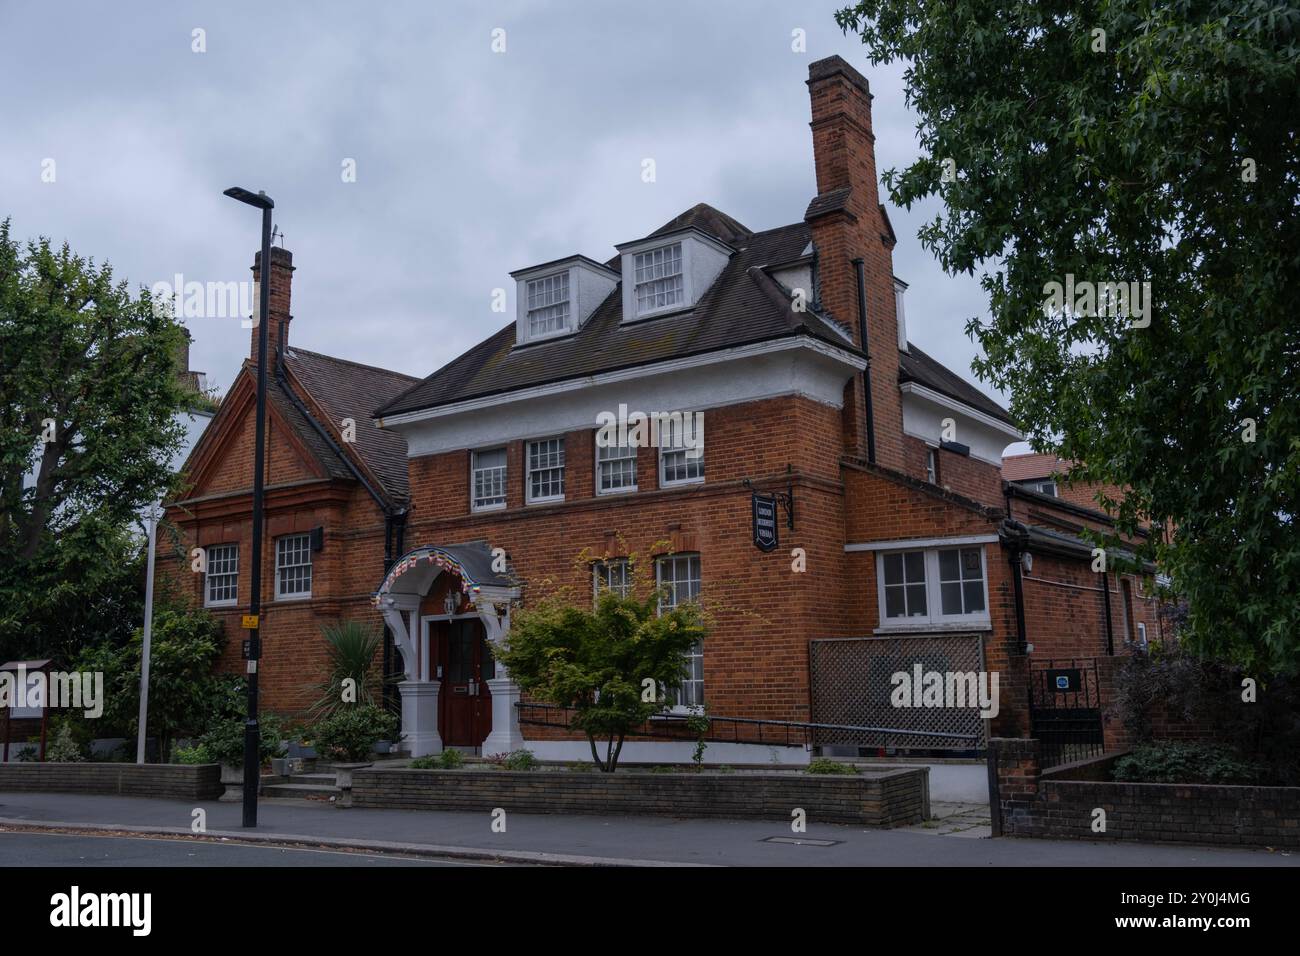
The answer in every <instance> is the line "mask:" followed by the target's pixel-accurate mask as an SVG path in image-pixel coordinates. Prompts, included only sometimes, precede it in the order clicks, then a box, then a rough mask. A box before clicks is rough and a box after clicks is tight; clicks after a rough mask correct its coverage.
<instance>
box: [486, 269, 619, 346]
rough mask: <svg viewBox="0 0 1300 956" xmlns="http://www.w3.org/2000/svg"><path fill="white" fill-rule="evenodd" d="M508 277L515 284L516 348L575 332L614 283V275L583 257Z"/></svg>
mask: <svg viewBox="0 0 1300 956" xmlns="http://www.w3.org/2000/svg"><path fill="white" fill-rule="evenodd" d="M510 276H511V278H513V279H514V280H515V282H516V283H518V285H517V286H516V294H515V308H516V322H515V344H517V345H528V344H529V343H532V342H540V341H544V340H546V339H554V338H558V337H560V336H562V335H570V334H572V333H574V332H577V331H578V330H579V329H580V328H582V324H583V323H584V322H586V321H587V319H588V318H590V317H591V314H592V312H594V311H595V310H596V307H597V306H599V305H600V303H601V302H603V301H604V300H605V299H606V298H607V297H608V296H609V294H610V293H611V292H613V291H614V286H615V285H616V284H617V282H618V273H617V272H615V271H614V270H612V269H609V268H607V267H606V266H603V265H601V264H600V263H599V262H594V261H592V260H591V259H588V258H587V257H586V256H570V257H569V258H568V259H561V260H559V261H557V262H548V263H545V264H543V265H540V266H532V267H531V268H528V269H521V270H519V271H517V272H512V273H510Z"/></svg>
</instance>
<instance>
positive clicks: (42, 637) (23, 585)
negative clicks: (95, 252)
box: [0, 220, 188, 656]
mask: <svg viewBox="0 0 1300 956" xmlns="http://www.w3.org/2000/svg"><path fill="white" fill-rule="evenodd" d="M186 334H187V333H186V332H185V330H184V328H183V327H182V326H180V325H179V324H178V323H177V322H176V320H175V319H174V318H173V317H172V316H171V312H170V310H169V309H157V310H155V308H154V305H153V302H152V300H151V298H150V296H149V295H148V293H147V292H146V293H142V294H141V295H140V297H138V298H132V296H131V294H130V293H129V292H128V291H127V286H126V283H125V282H119V283H116V284H115V283H114V281H113V272H112V269H111V268H110V267H109V266H108V265H99V266H96V265H95V263H94V262H93V261H87V260H86V259H83V258H82V257H80V256H77V255H74V254H73V253H72V252H71V251H70V250H69V249H68V247H67V246H66V245H65V246H63V248H62V249H58V250H56V249H54V248H52V247H51V245H50V243H49V241H48V240H46V239H41V240H40V241H39V242H31V243H25V244H23V243H19V242H18V241H17V240H15V239H12V238H11V237H10V227H9V222H8V221H7V220H6V221H4V222H3V223H0V368H3V372H4V374H3V377H0V654H3V655H7V656H18V655H35V654H49V653H51V652H54V651H57V650H58V649H59V646H60V640H61V639H60V633H61V624H60V622H63V621H66V620H68V619H71V618H76V617H77V616H78V615H84V609H85V602H86V601H87V598H88V596H89V595H96V594H99V595H102V594H103V592H104V591H105V589H106V588H107V589H110V590H111V589H116V588H120V587H121V586H122V584H123V576H122V562H123V558H124V555H125V554H126V553H127V552H128V550H129V549H128V547H127V546H126V545H125V543H124V537H123V536H124V534H125V532H126V530H127V529H130V528H132V527H133V526H135V525H136V523H137V519H138V517H139V514H140V512H141V509H143V508H144V507H146V506H147V505H148V504H149V503H150V502H153V501H156V500H157V499H158V498H159V497H161V496H162V494H163V493H164V492H165V491H166V490H167V489H168V488H169V487H170V484H171V482H172V481H173V480H174V476H173V474H172V473H171V470H170V460H171V457H172V456H173V455H174V454H175V452H176V450H177V449H178V448H179V447H180V442H181V440H182V436H183V429H182V427H181V425H180V424H179V423H178V421H177V420H176V419H175V417H174V416H175V413H176V412H177V411H178V410H180V409H181V408H182V407H184V406H185V405H186V403H187V401H188V398H187V396H186V394H185V392H184V391H183V389H182V388H181V386H180V384H179V382H178V380H177V376H176V366H175V362H176V355H177V352H178V350H179V347H180V345H181V341H182V337H183V336H184V335H186ZM33 472H35V481H34V482H33V481H32V480H31V478H30V477H29V476H31V475H32V473H33ZM109 603H110V604H111V600H110V602H109ZM128 603H129V602H128ZM124 609H125V608H124ZM105 626H111V622H106V624H105Z"/></svg>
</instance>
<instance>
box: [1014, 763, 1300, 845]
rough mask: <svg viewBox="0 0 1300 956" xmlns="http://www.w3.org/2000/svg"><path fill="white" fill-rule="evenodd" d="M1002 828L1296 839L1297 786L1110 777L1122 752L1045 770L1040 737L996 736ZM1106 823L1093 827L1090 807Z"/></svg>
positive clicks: (1114, 835) (1299, 828)
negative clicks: (1041, 765)
mask: <svg viewBox="0 0 1300 956" xmlns="http://www.w3.org/2000/svg"><path fill="white" fill-rule="evenodd" d="M989 746H990V749H991V750H992V751H993V755H994V758H995V759H996V761H997V781H998V791H999V799H998V804H997V806H995V807H994V812H996V813H998V814H1000V821H1001V832H1002V834H1003V835H1005V836H1025V837H1046V838H1050V839H1081V840H1125V841H1145V842H1169V843H1201V844H1205V843H1209V844H1226V845H1248V846H1300V787H1239V786H1218V785H1204V784H1172V783H1116V782H1112V781H1109V780H1106V779H1097V778H1099V777H1101V778H1104V777H1107V776H1108V775H1109V774H1108V768H1109V765H1110V764H1111V763H1113V761H1114V760H1115V759H1116V758H1117V757H1118V756H1120V755H1119V754H1110V755H1107V756H1106V757H1103V758H1100V759H1098V760H1093V761H1080V762H1079V763H1078V764H1074V765H1070V766H1067V767H1061V768H1057V769H1054V770H1047V771H1043V770H1041V769H1040V768H1039V763H1038V741H1036V740H1005V739H994V740H992V741H990V742H989ZM1098 808H1100V809H1101V810H1103V811H1104V812H1105V829H1104V830H1102V831H1098V830H1095V829H1094V820H1095V819H1096V813H1095V811H1096V810H1097V809H1098Z"/></svg>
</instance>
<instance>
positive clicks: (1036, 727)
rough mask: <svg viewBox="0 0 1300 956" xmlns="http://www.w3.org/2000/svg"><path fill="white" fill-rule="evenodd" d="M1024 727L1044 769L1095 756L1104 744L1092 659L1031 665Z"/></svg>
mask: <svg viewBox="0 0 1300 956" xmlns="http://www.w3.org/2000/svg"><path fill="white" fill-rule="evenodd" d="M1029 723H1030V727H1031V728H1032V729H1031V734H1032V736H1034V737H1037V738H1038V740H1039V746H1040V749H1041V759H1042V765H1043V766H1044V767H1055V766H1058V765H1060V764H1063V763H1070V762H1071V761H1074V760H1082V759H1084V758H1085V757H1096V756H1100V755H1101V754H1102V753H1103V752H1104V751H1105V749H1106V745H1105V739H1104V737H1103V735H1102V729H1101V694H1100V693H1099V691H1098V687H1097V661H1096V660H1095V659H1094V658H1091V657H1088V658H1070V659H1068V660H1048V661H1034V662H1032V663H1031V664H1030V668H1029Z"/></svg>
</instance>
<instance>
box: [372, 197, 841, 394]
mask: <svg viewBox="0 0 1300 956" xmlns="http://www.w3.org/2000/svg"><path fill="white" fill-rule="evenodd" d="M689 226H694V227H695V228H697V229H700V230H701V231H702V232H707V233H709V234H710V235H713V236H716V237H717V238H719V239H721V240H723V241H725V242H727V243H729V244H730V245H732V246H733V247H735V248H736V250H737V251H736V253H735V254H734V255H732V256H731V259H730V261H729V262H728V263H727V265H726V266H725V267H724V268H723V270H722V272H721V274H720V275H719V276H718V278H717V279H716V280H715V281H714V283H713V284H712V285H711V286H710V287H709V289H708V290H707V291H706V292H705V293H704V295H703V296H702V297H701V298H700V300H699V302H697V303H696V305H695V307H694V308H693V309H690V310H689V311H686V312H680V313H677V314H675V315H669V316H665V317H663V318H658V319H647V320H645V321H642V322H635V323H629V324H627V325H624V324H623V323H622V318H623V297H622V294H621V291H620V288H619V287H615V289H614V291H613V292H611V293H610V294H609V296H608V297H607V298H606V299H605V301H604V302H602V303H601V304H600V305H599V306H597V307H596V310H595V311H594V312H593V313H592V315H591V317H590V318H588V320H587V321H586V323H585V324H584V325H583V327H582V328H581V329H579V330H578V331H577V332H576V333H574V334H572V335H568V336H564V337H563V338H558V339H551V340H548V341H543V342H537V343H534V344H529V345H525V346H522V347H518V348H516V347H515V323H514V322H511V323H510V324H509V325H507V326H505V327H504V328H502V329H500V330H499V331H497V332H496V333H495V334H493V335H491V336H490V337H488V338H487V339H485V340H484V341H482V342H480V343H479V344H478V345H476V346H474V347H473V348H472V349H470V350H469V351H468V352H466V353H465V354H463V355H461V356H460V357H459V358H457V359H455V360H453V361H451V362H449V363H448V364H447V365H445V366H443V367H442V368H441V369H439V370H438V371H436V372H434V373H433V374H432V375H430V376H429V377H428V378H426V379H425V380H424V381H423V382H421V383H420V384H419V385H417V386H415V387H414V388H412V389H409V390H408V391H406V392H404V393H403V394H401V395H399V396H397V397H396V398H395V399H394V400H392V401H390V402H389V403H388V404H387V405H383V406H382V407H380V408H379V409H378V410H377V411H376V412H375V414H376V415H377V416H380V417H385V416H391V415H395V414H398V413H400V412H409V411H414V410H417V409H421V408H433V407H436V406H439V405H446V404H450V403H452V402H459V401H464V400H466V399H471V398H480V397H484V396H487V395H494V394H498V393H501V392H507V391H511V390H513V389H518V388H527V387H529V386H535V385H544V384H548V383H551V382H558V381H563V380H566V379H572V378H580V377H584V376H589V375H596V374H599V373H601V372H610V371H614V370H616V369H622V368H630V367H635V366H638V365H648V364H652V363H655V362H662V361H666V360H668V359H676V358H683V357H686V356H689V355H698V354H701V353H705V352H712V351H717V350H719V349H725V348H731V347H734V346H737V345H745V344H750V343H756V342H762V341H766V340H770V339H778V338H785V337H791V336H797V335H809V336H812V337H814V338H818V339H821V340H824V341H826V342H829V343H832V344H834V345H836V346H838V347H839V348H842V349H847V350H849V351H856V349H855V348H854V347H853V345H852V344H851V343H850V342H849V341H848V340H847V339H845V338H844V337H843V336H842V335H840V334H839V333H838V332H837V330H836V329H835V328H834V327H833V325H832V324H831V323H830V322H829V321H828V320H826V319H824V318H822V317H821V316H819V315H816V314H814V313H812V312H796V311H794V309H793V308H791V302H790V298H789V296H788V295H786V294H785V293H784V292H783V291H782V290H781V288H780V286H779V285H778V284H777V283H776V282H775V281H774V280H773V279H772V278H771V277H770V276H768V275H767V274H766V273H765V272H763V267H765V266H776V265H781V264H783V263H788V262H792V261H794V260H796V259H799V258H800V257H802V256H803V254H804V250H805V249H807V247H808V244H809V242H811V241H812V234H811V232H810V230H809V228H808V226H807V225H806V224H805V223H796V224H794V225H790V226H783V227H781V228H779V229H770V230H767V231H766V232H755V233H751V232H748V230H745V227H744V226H742V225H740V223H738V222H736V221H735V220H734V219H732V218H731V217H730V216H727V215H725V214H724V213H720V212H718V211H717V210H716V209H713V208H712V207H710V206H705V205H700V206H695V207H694V208H693V209H690V210H688V211H687V212H686V213H683V214H682V215H681V216H678V217H676V218H675V219H673V220H672V221H671V222H669V223H666V224H665V225H664V226H662V227H661V228H660V229H659V230H656V232H655V233H652V235H654V234H658V233H660V232H671V231H674V230H677V229H682V228H686V227H689ZM614 261H616V260H611V262H614Z"/></svg>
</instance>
